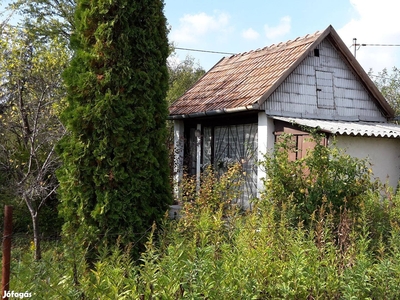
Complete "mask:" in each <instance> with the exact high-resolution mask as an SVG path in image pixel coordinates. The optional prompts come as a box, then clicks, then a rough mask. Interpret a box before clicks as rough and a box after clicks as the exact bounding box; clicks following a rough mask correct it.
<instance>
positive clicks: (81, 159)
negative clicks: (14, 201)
mask: <svg viewBox="0 0 400 300" xmlns="http://www.w3.org/2000/svg"><path fill="white" fill-rule="evenodd" d="M163 7H164V3H163V1H162V0H135V1H132V0H113V1H109V0H78V1H77V8H76V12H75V26H76V31H75V32H74V33H73V35H72V37H71V47H72V48H73V50H74V57H73V58H72V61H71V64H70V66H69V67H68V68H67V70H66V71H65V73H64V79H65V83H66V85H67V90H68V107H67V109H66V110H65V111H64V112H63V114H62V119H63V121H64V123H65V124H66V126H67V129H68V130H69V132H70V134H69V136H67V137H66V138H64V139H63V140H62V141H61V142H60V144H59V153H60V155H61V157H62V159H63V163H64V164H63V167H62V168H61V169H60V170H59V172H58V178H59V181H60V194H61V203H60V206H61V214H62V215H63V217H64V219H65V225H64V234H65V235H66V236H71V235H73V236H74V238H75V239H77V240H78V241H80V242H82V244H83V245H84V246H86V247H89V248H90V247H92V246H94V247H96V246H97V245H98V243H99V241H102V240H104V239H103V237H104V238H105V240H108V241H113V240H115V239H116V238H117V236H121V235H122V236H123V237H124V241H126V242H133V243H136V242H137V241H138V240H140V239H141V238H142V237H143V234H144V233H145V232H146V230H147V229H148V228H149V227H150V226H151V224H152V223H153V221H154V220H157V219H158V218H160V217H161V216H162V215H163V214H164V213H165V211H166V210H167V208H168V204H169V203H170V202H171V194H170V187H169V179H168V158H167V150H166V146H165V134H166V128H165V120H166V117H167V104H166V101H165V97H166V91H167V88H168V71H167V66H166V59H167V57H168V53H169V48H168V40H167V28H166V19H165V16H164V14H163Z"/></svg>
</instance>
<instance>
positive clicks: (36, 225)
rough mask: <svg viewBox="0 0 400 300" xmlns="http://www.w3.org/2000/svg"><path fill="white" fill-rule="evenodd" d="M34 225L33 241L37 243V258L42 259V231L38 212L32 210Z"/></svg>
mask: <svg viewBox="0 0 400 300" xmlns="http://www.w3.org/2000/svg"><path fill="white" fill-rule="evenodd" d="M31 217H32V226H33V243H34V245H35V260H41V259H42V250H41V248H40V232H39V222H38V218H37V212H33V213H32V212H31Z"/></svg>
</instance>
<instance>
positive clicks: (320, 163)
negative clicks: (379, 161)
mask: <svg viewBox="0 0 400 300" xmlns="http://www.w3.org/2000/svg"><path fill="white" fill-rule="evenodd" d="M312 140H314V141H315V143H316V146H315V148H314V149H313V151H309V152H308V154H307V155H306V156H305V157H304V158H302V159H298V160H290V159H289V153H291V152H294V151H296V148H295V145H294V144H293V142H292V139H291V136H290V135H286V136H283V137H282V139H281V140H280V141H278V142H277V143H276V145H275V150H274V151H273V153H269V154H267V155H266V156H265V160H264V162H262V163H261V165H262V167H263V168H264V169H265V170H266V175H267V176H266V178H264V186H265V192H264V195H263V196H262V197H261V199H260V201H261V202H269V201H272V202H274V203H277V204H278V206H280V207H282V206H285V205H287V204H288V200H289V199H290V204H291V205H292V208H293V209H292V212H293V216H292V217H293V222H295V223H296V222H299V221H303V222H305V223H309V221H310V216H311V215H312V213H313V212H314V211H315V210H316V209H318V207H320V206H321V205H322V204H323V203H324V202H327V203H329V204H332V208H333V210H336V211H339V210H340V209H341V208H345V207H346V208H348V209H350V210H351V211H358V210H359V205H360V201H361V199H363V197H365V196H366V195H367V194H368V192H369V191H371V190H373V189H374V184H373V183H372V182H371V173H372V170H371V169H370V166H369V164H368V161H366V160H360V159H357V158H354V157H351V156H350V155H347V154H345V153H344V151H343V150H340V149H338V148H336V147H335V146H334V145H333V146H330V147H326V146H324V145H323V144H322V136H321V135H318V134H316V133H314V134H313V138H312Z"/></svg>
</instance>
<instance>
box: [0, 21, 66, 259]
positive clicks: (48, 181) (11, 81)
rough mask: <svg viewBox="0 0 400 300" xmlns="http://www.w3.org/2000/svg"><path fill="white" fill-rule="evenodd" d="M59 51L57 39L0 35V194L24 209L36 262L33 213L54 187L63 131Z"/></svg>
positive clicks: (12, 32) (10, 32) (62, 55)
mask: <svg viewBox="0 0 400 300" xmlns="http://www.w3.org/2000/svg"><path fill="white" fill-rule="evenodd" d="M65 49H66V47H65V45H63V44H62V42H60V41H59V40H58V39H53V40H49V41H48V42H47V43H42V42H38V41H37V40H36V39H35V37H34V36H32V35H31V34H30V32H29V31H26V30H20V29H16V28H14V27H10V26H5V27H4V28H3V31H2V33H1V40H0V104H1V110H0V134H1V143H0V157H1V158H0V169H1V171H2V176H1V181H2V182H0V184H1V186H0V192H1V193H4V194H6V195H7V196H8V197H10V198H14V199H23V200H24V202H25V204H26V206H27V207H28V210H29V213H30V216H31V219H32V229H33V237H34V238H33V240H34V244H35V258H36V259H40V258H41V250H40V230H39V212H40V211H41V209H42V208H43V206H44V205H45V204H46V201H47V200H48V199H49V198H50V197H53V196H54V194H55V191H56V189H57V186H58V183H57V180H56V177H55V176H54V175H55V169H56V168H58V166H59V160H58V158H57V156H56V154H55V145H56V143H57V141H58V140H59V139H60V137H61V136H62V135H63V134H64V132H65V130H64V127H63V126H62V124H61V122H60V121H59V118H58V110H59V109H60V105H62V104H61V103H62V99H63V97H64V89H63V88H62V83H61V73H62V70H63V68H64V65H65V63H66V62H67V60H68V54H67V53H66V51H65ZM55 213H56V214H57V212H55Z"/></svg>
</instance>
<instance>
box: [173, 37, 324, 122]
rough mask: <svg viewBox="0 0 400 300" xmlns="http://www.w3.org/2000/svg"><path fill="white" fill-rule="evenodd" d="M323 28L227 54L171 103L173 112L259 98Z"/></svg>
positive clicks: (230, 105) (210, 108)
mask: <svg viewBox="0 0 400 300" xmlns="http://www.w3.org/2000/svg"><path fill="white" fill-rule="evenodd" d="M320 34H321V33H320V32H317V33H315V34H313V35H307V36H305V37H303V38H297V39H295V40H293V41H288V42H286V43H280V44H278V45H272V46H269V47H265V48H263V49H260V50H255V51H250V52H245V53H241V54H236V55H233V56H230V57H224V58H223V59H222V60H221V61H220V62H219V63H217V64H216V65H215V66H214V67H213V68H212V69H211V70H210V71H208V72H207V73H206V74H205V75H204V76H203V77H202V78H201V79H200V80H199V81H198V82H197V83H196V84H195V85H194V86H193V87H192V88H190V89H189V90H188V91H187V92H186V93H185V94H184V95H183V96H182V97H180V98H179V99H178V100H176V101H175V102H174V103H173V104H172V105H171V106H170V115H187V114H193V113H199V112H206V111H213V110H221V109H222V110H223V109H226V108H238V107H247V106H250V105H253V104H255V103H257V102H258V101H259V100H260V98H261V97H262V96H263V95H264V94H266V93H267V92H268V90H269V89H270V88H271V87H272V86H273V85H274V84H275V83H276V82H277V81H278V80H279V79H280V78H281V77H282V75H283V74H284V73H285V72H286V71H287V70H288V69H290V67H291V66H292V65H293V64H295V63H296V62H297V61H298V59H299V58H300V57H301V56H302V55H303V54H304V53H305V52H306V51H307V50H308V49H309V47H310V46H311V45H312V44H313V43H314V42H315V41H316V40H317V39H318V37H319V36H320Z"/></svg>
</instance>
